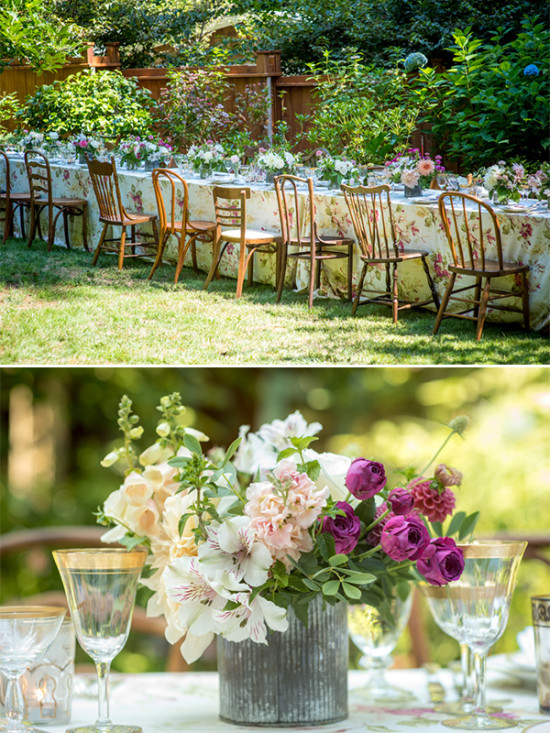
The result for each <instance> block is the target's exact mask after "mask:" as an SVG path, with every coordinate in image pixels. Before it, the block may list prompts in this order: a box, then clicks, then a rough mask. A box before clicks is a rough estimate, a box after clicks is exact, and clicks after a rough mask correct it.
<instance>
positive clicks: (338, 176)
mask: <svg viewBox="0 0 550 733" xmlns="http://www.w3.org/2000/svg"><path fill="white" fill-rule="evenodd" d="M317 171H318V176H319V178H320V179H321V180H322V181H328V183H329V184H330V185H331V186H334V187H335V188H337V187H338V186H340V184H342V183H349V184H351V185H353V184H354V183H356V182H358V181H359V169H358V168H357V164H356V163H355V161H354V160H350V159H348V158H345V157H339V156H332V155H330V154H329V153H323V152H322V151H317Z"/></svg>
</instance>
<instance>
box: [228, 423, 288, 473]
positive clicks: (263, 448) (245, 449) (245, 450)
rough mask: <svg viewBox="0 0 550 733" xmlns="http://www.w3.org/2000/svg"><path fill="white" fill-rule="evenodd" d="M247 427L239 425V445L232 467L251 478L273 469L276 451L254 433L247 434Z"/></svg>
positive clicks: (275, 461)
mask: <svg viewBox="0 0 550 733" xmlns="http://www.w3.org/2000/svg"><path fill="white" fill-rule="evenodd" d="M248 430H249V427H248V425H241V427H240V428H239V437H241V438H242V440H241V443H240V445H239V447H238V449H237V452H236V454H235V459H234V461H233V465H234V466H235V468H236V469H237V471H242V472H243V473H248V474H250V475H251V476H255V475H256V474H258V473H259V474H260V475H265V473H267V471H270V470H271V469H272V468H274V467H275V464H276V463H277V453H278V451H277V449H276V448H275V447H274V446H273V445H271V444H269V443H266V442H265V441H264V440H262V439H261V438H259V437H258V435H256V433H249V432H248Z"/></svg>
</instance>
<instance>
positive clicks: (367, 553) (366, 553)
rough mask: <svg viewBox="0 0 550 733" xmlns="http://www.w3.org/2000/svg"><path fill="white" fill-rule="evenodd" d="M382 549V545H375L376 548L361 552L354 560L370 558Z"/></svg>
mask: <svg viewBox="0 0 550 733" xmlns="http://www.w3.org/2000/svg"><path fill="white" fill-rule="evenodd" d="M381 549H382V545H376V547H373V548H372V549H371V550H367V551H366V552H362V553H361V554H360V555H359V556H358V557H356V558H355V559H356V560H362V559H363V558H365V557H371V555H375V554H376V553H377V552H378V550H381Z"/></svg>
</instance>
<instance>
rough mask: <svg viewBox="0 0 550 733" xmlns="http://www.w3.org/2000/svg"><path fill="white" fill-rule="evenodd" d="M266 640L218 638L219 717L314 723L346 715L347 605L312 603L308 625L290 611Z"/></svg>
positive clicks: (249, 721)
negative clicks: (283, 627) (278, 629)
mask: <svg viewBox="0 0 550 733" xmlns="http://www.w3.org/2000/svg"><path fill="white" fill-rule="evenodd" d="M288 621H289V627H288V630H287V631H285V632H284V633H280V632H272V633H269V634H268V637H267V640H268V644H267V645H265V644H256V643H255V642H252V641H250V640H246V641H242V642H232V641H227V640H225V639H223V638H222V637H218V673H219V677H220V717H221V718H222V720H225V721H227V722H230V723H236V724H239V725H256V726H264V725H265V726H294V727H298V726H310V725H313V724H317V725H319V724H323V723H334V722H336V721H338V720H343V719H344V718H347V716H348V633H347V606H346V604H345V603H339V604H337V605H335V606H329V605H326V606H325V607H324V608H323V600H322V598H321V597H320V596H319V597H317V598H316V599H315V600H314V601H312V602H311V603H310V604H309V623H308V626H307V627H306V626H304V625H303V624H302V622H301V621H299V620H298V619H297V618H296V616H295V615H294V613H293V612H292V609H289V613H288Z"/></svg>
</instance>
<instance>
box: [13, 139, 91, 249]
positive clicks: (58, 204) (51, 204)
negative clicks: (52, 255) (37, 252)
mask: <svg viewBox="0 0 550 733" xmlns="http://www.w3.org/2000/svg"><path fill="white" fill-rule="evenodd" d="M25 166H26V168H27V176H28V179H29V190H30V208H31V221H30V231H29V240H28V245H27V246H28V247H31V245H32V243H33V240H34V236H35V233H36V226H37V223H38V222H39V220H40V214H41V213H42V211H44V210H45V211H47V213H48V252H49V251H50V250H51V248H52V247H53V243H54V238H55V227H56V224H57V220H58V219H59V217H60V216H62V217H63V229H64V233H65V244H66V246H67V249H70V248H71V243H70V241H69V216H81V217H82V242H83V244H84V249H85V250H86V251H87V252H89V249H88V236H87V233H88V202H87V201H86V199H78V198H74V199H71V198H54V197H53V194H52V173H51V170H50V164H49V162H48V159H47V158H46V156H45V155H42V153H39V152H38V151H37V150H27V152H26V153H25ZM54 211H56V212H57V213H56V214H55V215H54Z"/></svg>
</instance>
